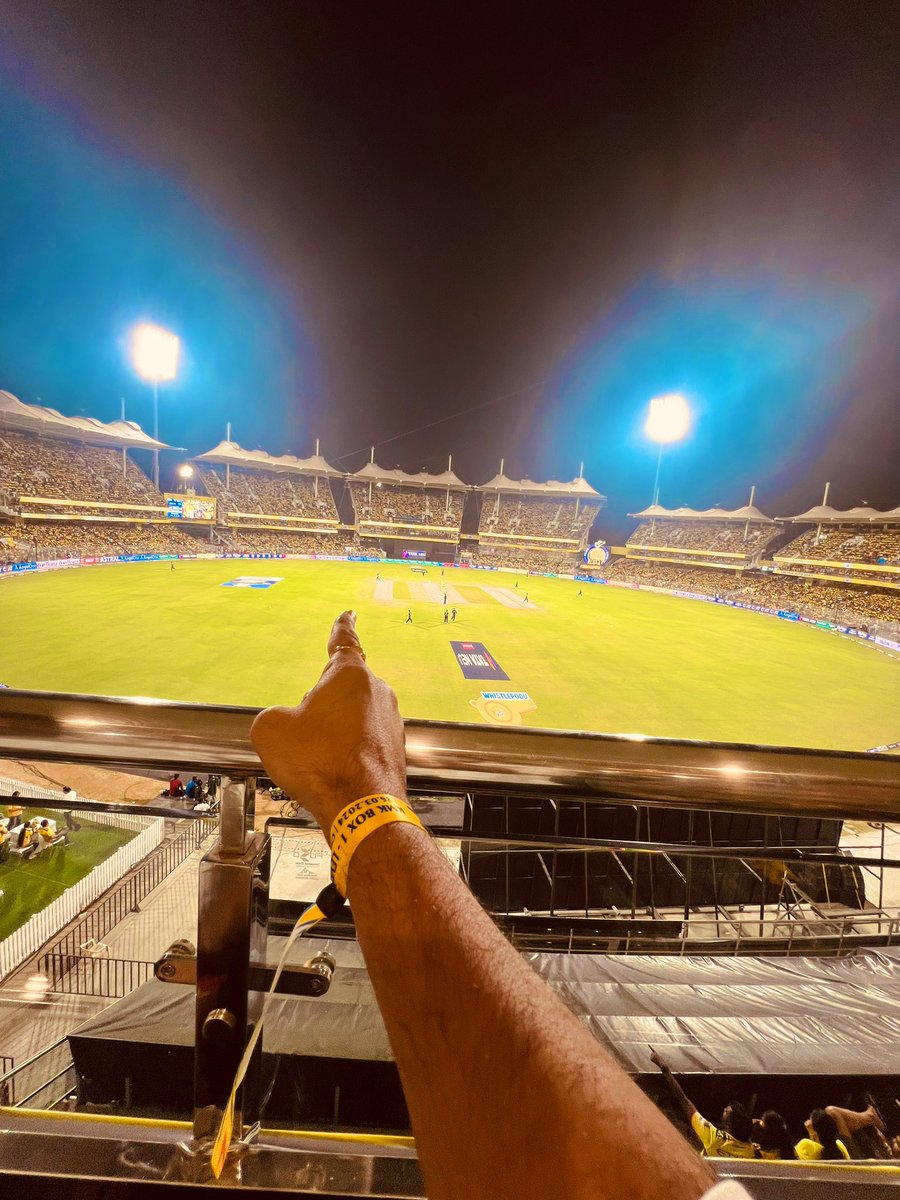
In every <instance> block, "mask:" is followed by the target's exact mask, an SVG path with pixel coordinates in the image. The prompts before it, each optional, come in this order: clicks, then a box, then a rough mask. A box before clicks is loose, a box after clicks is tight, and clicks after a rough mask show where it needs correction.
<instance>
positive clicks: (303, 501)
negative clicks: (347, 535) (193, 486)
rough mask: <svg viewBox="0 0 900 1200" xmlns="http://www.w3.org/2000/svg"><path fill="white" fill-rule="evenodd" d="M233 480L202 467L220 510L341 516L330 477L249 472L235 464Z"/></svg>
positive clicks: (330, 518)
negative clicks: (227, 479)
mask: <svg viewBox="0 0 900 1200" xmlns="http://www.w3.org/2000/svg"><path fill="white" fill-rule="evenodd" d="M230 475H231V479H230V482H229V483H227V484H226V481H225V478H224V477H223V476H222V475H220V474H219V472H218V471H215V470H210V469H208V468H205V467H204V468H202V469H201V470H200V478H201V479H202V481H203V484H204V486H205V487H206V490H207V491H208V492H209V494H210V495H211V496H215V498H216V502H217V503H218V505H219V509H220V513H222V514H225V515H226V516H227V515H228V514H229V513H243V514H251V515H252V514H254V513H258V514H259V515H260V516H269V517H295V518H296V517H302V518H304V519H305V520H307V521H322V520H326V521H336V520H337V519H338V513H337V508H336V507H335V503H334V497H333V496H332V494H331V485H330V484H329V482H328V480H327V479H326V478H320V479H319V481H318V486H316V480H315V478H314V477H311V476H309V475H298V474H291V473H290V472H287V471H281V472H275V471H245V470H242V469H239V468H235V467H233V468H232V469H231V472H230Z"/></svg>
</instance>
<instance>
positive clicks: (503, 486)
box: [479, 474, 603, 500]
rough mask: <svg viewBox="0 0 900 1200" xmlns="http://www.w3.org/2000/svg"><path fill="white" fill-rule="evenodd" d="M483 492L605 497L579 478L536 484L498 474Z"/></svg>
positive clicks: (482, 488)
mask: <svg viewBox="0 0 900 1200" xmlns="http://www.w3.org/2000/svg"><path fill="white" fill-rule="evenodd" d="M479 490H480V491H482V492H488V491H491V492H530V493H534V494H536V495H543V496H594V497H596V499H597V500H603V496H601V495H600V493H599V492H598V491H596V490H595V489H594V488H592V487H591V485H590V484H589V483H588V481H587V480H586V479H584V478H583V477H579V478H578V479H573V480H572V481H571V482H560V480H558V479H548V480H547V482H546V483H536V482H535V481H534V480H533V479H510V478H509V476H508V475H501V474H497V475H495V476H494V478H493V479H489V480H488V482H487V483H483V484H482V485H481V487H480V489H479Z"/></svg>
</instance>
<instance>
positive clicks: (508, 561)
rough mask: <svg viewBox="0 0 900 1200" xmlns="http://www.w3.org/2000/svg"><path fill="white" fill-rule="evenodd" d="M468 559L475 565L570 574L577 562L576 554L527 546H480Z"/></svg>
mask: <svg viewBox="0 0 900 1200" xmlns="http://www.w3.org/2000/svg"><path fill="white" fill-rule="evenodd" d="M470 561H471V562H472V563H474V564H475V565H476V566H484V567H512V568H513V569H515V570H519V571H542V572H544V571H546V572H553V573H554V574H569V575H571V574H572V573H573V572H574V571H575V568H576V565H577V563H578V556H576V555H575V554H572V553H569V554H561V553H560V552H559V551H558V550H555V551H551V552H548V551H546V550H530V549H529V548H528V547H527V546H480V547H479V548H478V551H477V553H475V554H473V555H472V556H471V558H470Z"/></svg>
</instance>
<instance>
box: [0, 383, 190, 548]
mask: <svg viewBox="0 0 900 1200" xmlns="http://www.w3.org/2000/svg"><path fill="white" fill-rule="evenodd" d="M154 447H161V448H162V443H161V442H154V441H153V439H152V438H148V437H147V435H146V434H144V433H143V431H142V430H141V429H140V428H139V427H138V426H137V425H135V424H133V423H131V422H127V421H115V422H112V423H111V424H104V423H103V422H101V421H95V420H93V419H91V418H81V417H78V418H73V417H62V416H60V414H59V413H57V412H55V411H54V410H53V409H48V408H41V407H38V406H37V405H29V404H23V403H22V402H21V401H20V400H17V399H16V398H15V397H14V396H11V395H10V394H9V393H8V392H0V490H2V492H3V493H4V494H5V496H6V497H7V498H8V507H9V509H10V511H9V513H8V516H9V518H10V523H9V524H7V525H4V527H3V540H2V546H0V556H2V557H3V558H4V559H5V560H6V561H10V562H25V561H29V560H32V559H37V560H45V559H53V558H77V557H102V556H105V555H115V554H153V553H162V554H189V553H196V552H197V550H199V549H201V548H202V547H203V543H202V542H200V541H198V539H196V538H194V537H191V536H190V534H189V533H187V532H186V531H185V530H184V529H179V528H177V527H174V526H172V525H171V524H169V523H167V519H166V507H165V499H164V497H163V496H162V494H161V493H160V492H159V491H158V490H157V489H156V488H155V487H154V486H153V484H152V483H151V482H150V480H149V478H148V477H147V476H146V475H145V474H144V473H143V471H141V470H140V468H139V467H138V466H137V465H136V464H135V463H134V462H132V461H131V460H130V459H129V458H128V453H127V452H128V450H129V449H132V448H138V449H145V450H146V449H152V448H154ZM63 516H64V517H66V520H64V521H62V520H59V519H58V518H60V517H63Z"/></svg>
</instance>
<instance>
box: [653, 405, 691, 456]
mask: <svg viewBox="0 0 900 1200" xmlns="http://www.w3.org/2000/svg"><path fill="white" fill-rule="evenodd" d="M690 427H691V410H690V409H689V408H688V402H687V400H685V398H684V396H682V395H680V394H679V393H678V392H672V393H671V394H670V395H668V396H657V397H656V398H655V399H653V400H651V401H650V412H649V413H648V414H647V420H646V422H645V423H644V433H646V435H647V437H648V438H649V439H650V441H651V442H659V444H660V445H668V444H669V443H670V442H680V441H681V439H682V438H683V437H684V436H685V434H686V433H687V431H688V430H689V429H690Z"/></svg>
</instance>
